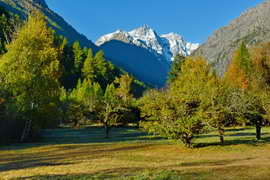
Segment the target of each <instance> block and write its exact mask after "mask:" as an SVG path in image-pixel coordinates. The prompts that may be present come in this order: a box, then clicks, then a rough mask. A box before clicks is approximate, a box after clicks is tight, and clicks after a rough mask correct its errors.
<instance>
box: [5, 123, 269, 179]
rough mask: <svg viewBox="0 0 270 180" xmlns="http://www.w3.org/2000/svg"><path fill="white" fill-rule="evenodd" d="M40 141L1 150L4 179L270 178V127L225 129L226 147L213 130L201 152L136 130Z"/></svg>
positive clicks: (89, 131) (69, 132)
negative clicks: (257, 133) (257, 136)
mask: <svg viewBox="0 0 270 180" xmlns="http://www.w3.org/2000/svg"><path fill="white" fill-rule="evenodd" d="M43 134H44V138H43V139H42V141H41V143H32V144H18V145H10V146H5V147H0V179H41V180H47V179H58V180H66V179H68V180H71V179H76V180H77V179H79V180H86V179H130V180H137V179H140V180H144V179H145V180H147V179H154V180H156V179H157V180H163V179H165V180H166V179H172V180H174V179H176V180H177V179H184V180H186V179H192V180H193V179H237V180H241V179H258V180H263V179H269V177H270V128H263V140H261V141H259V142H257V141H256V140H255V129H254V128H252V127H250V128H230V129H227V134H226V144H225V145H219V143H218V137H217V136H216V133H215V132H212V133H209V134H206V135H203V136H200V137H198V138H197V139H196V140H195V143H196V144H197V148H193V149H187V148H185V147H184V146H183V145H182V144H180V143H179V144H178V143H176V142H174V141H170V140H166V139H162V138H155V137H153V136H149V135H147V134H145V133H143V132H141V131H139V130H137V129H134V128H117V129H113V132H112V134H111V138H110V139H104V138H103V129H101V128H97V127H95V128H94V127H92V128H85V129H79V130H73V129H68V128H66V129H57V130H46V131H44V132H43Z"/></svg>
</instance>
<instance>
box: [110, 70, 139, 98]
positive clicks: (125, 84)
mask: <svg viewBox="0 0 270 180" xmlns="http://www.w3.org/2000/svg"><path fill="white" fill-rule="evenodd" d="M133 81H134V79H133V78H132V77H130V76H129V75H128V74H125V75H121V76H120V77H119V78H116V79H115V81H114V82H115V83H116V84H117V85H118V88H117V89H116V94H117V95H118V96H119V97H120V98H122V99H123V101H124V102H127V101H131V100H132V98H133V95H132V89H131V88H132V83H133Z"/></svg>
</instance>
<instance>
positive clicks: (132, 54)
mask: <svg viewBox="0 0 270 180" xmlns="http://www.w3.org/2000/svg"><path fill="white" fill-rule="evenodd" d="M96 45H98V46H99V47H100V48H101V49H103V50H104V51H105V54H106V55H107V56H108V57H110V58H111V60H112V62H113V63H114V64H116V65H118V66H120V67H123V68H124V69H125V70H127V71H128V72H131V73H132V74H134V75H135V76H136V77H138V78H139V79H140V80H142V81H144V82H147V83H149V84H151V85H153V86H157V87H162V86H164V84H165V82H166V79H167V75H168V71H169V69H170V64H171V62H172V60H173V57H174V56H175V55H177V54H179V53H180V54H182V55H184V56H188V55H189V54H190V53H191V52H192V51H193V50H195V49H196V48H197V47H198V44H192V43H188V42H186V41H185V40H184V39H183V37H181V36H180V35H178V34H175V33H170V34H165V35H158V34H157V33H156V31H155V30H153V29H152V28H150V27H149V26H147V25H144V26H142V27H139V28H137V29H134V30H132V31H130V32H126V31H123V30H117V31H116V32H114V33H110V34H107V35H104V36H102V37H100V38H99V39H98V40H97V41H96Z"/></svg>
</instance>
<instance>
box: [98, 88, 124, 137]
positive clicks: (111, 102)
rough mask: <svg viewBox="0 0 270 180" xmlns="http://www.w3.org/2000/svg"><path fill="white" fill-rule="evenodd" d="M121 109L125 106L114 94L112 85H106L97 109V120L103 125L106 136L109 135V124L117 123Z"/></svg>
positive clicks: (121, 112)
mask: <svg viewBox="0 0 270 180" xmlns="http://www.w3.org/2000/svg"><path fill="white" fill-rule="evenodd" d="M123 110H125V108H124V107H123V106H122V102H121V100H120V99H119V98H118V97H117V95H116V90H115V87H114V85H113V84H110V85H108V86H107V88H106V91H105V93H104V96H103V97H102V100H101V103H100V104H99V107H98V110H97V113H98V117H99V120H100V121H101V123H102V124H103V125H104V127H105V137H106V138H108V137H109V131H110V129H111V126H112V125H115V124H117V122H119V120H120V119H121V115H122V114H123Z"/></svg>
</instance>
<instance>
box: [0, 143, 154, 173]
mask: <svg viewBox="0 0 270 180" xmlns="http://www.w3.org/2000/svg"><path fill="white" fill-rule="evenodd" d="M152 146H155V145H154V144H152V145H151V144H134V145H128V146H127V145H124V146H122V145H121V146H117V147H114V146H106V147H104V146H99V145H96V146H95V145H90V146H89V145H85V146H83V145H82V146H81V145H80V146H77V145H67V146H60V147H57V148H56V149H53V150H49V151H43V152H36V153H25V154H22V155H20V156H14V155H12V154H10V155H9V154H7V156H6V157H0V163H1V162H2V163H1V164H0V172H4V171H9V170H21V169H27V168H37V167H39V168H40V167H47V166H62V165H71V164H76V163H81V162H82V161H83V160H85V159H91V160H97V159H102V158H106V157H108V158H109V157H111V156H110V155H111V154H112V153H114V152H121V151H122V152H127V151H136V150H138V149H144V148H149V147H152Z"/></svg>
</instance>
